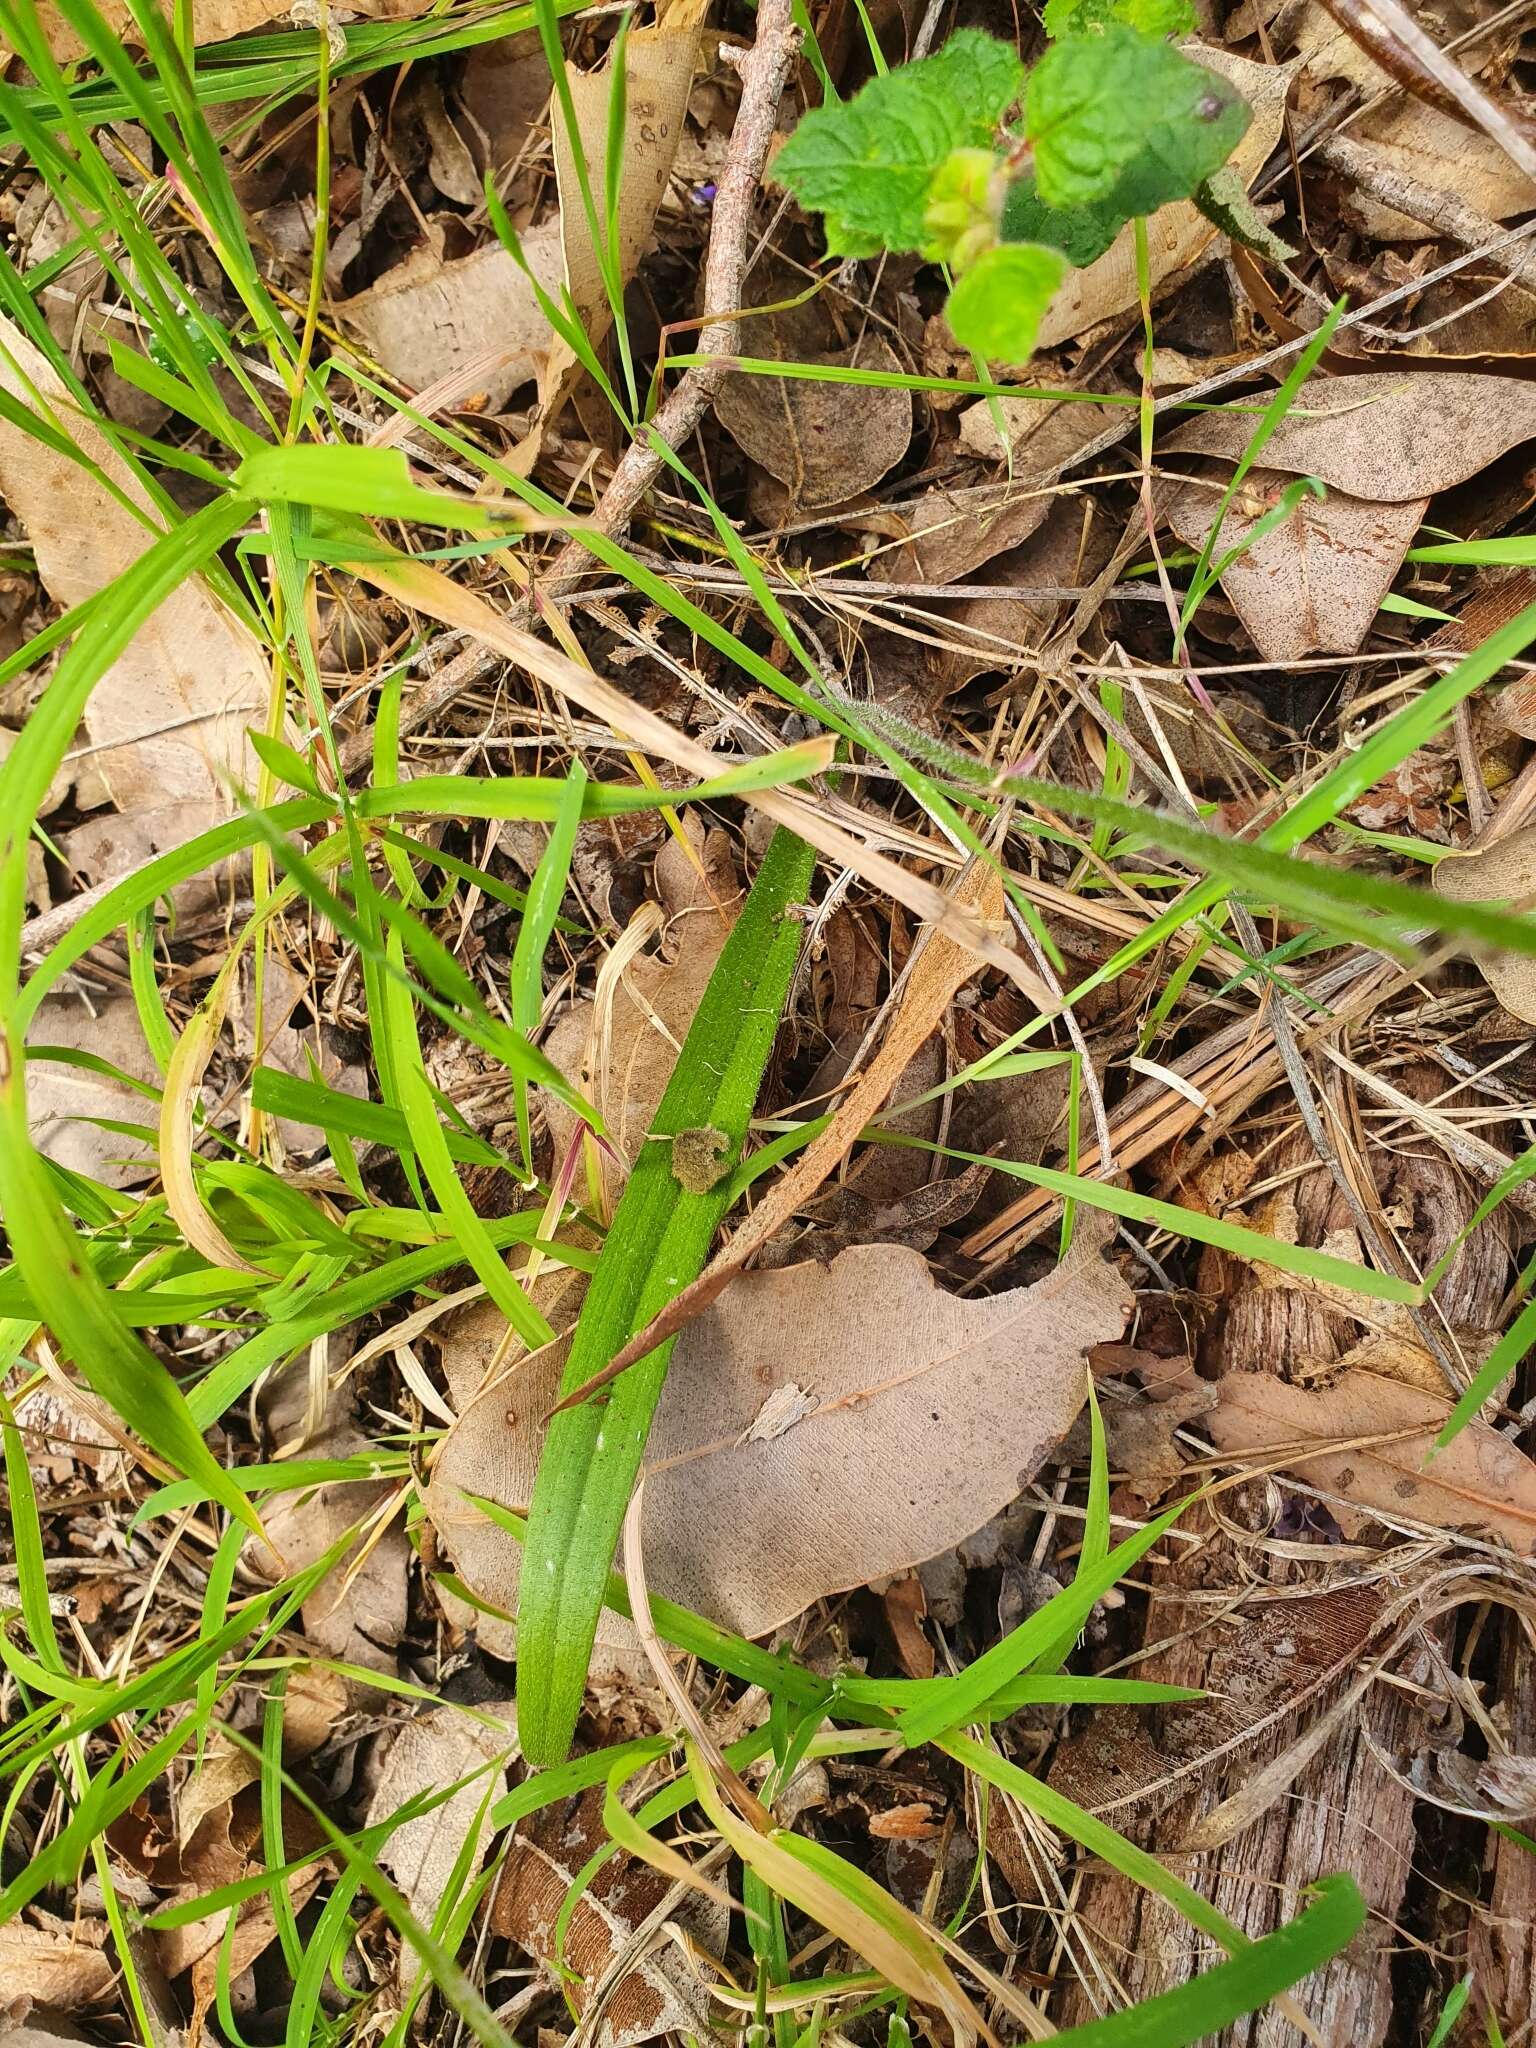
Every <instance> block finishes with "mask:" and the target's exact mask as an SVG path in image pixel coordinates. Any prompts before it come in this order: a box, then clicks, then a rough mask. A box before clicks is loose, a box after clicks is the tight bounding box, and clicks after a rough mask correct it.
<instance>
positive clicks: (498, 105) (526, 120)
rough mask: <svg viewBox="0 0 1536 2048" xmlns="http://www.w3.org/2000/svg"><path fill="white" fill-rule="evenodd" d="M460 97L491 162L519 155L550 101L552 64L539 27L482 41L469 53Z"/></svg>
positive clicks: (491, 165)
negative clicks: (540, 36) (540, 35)
mask: <svg viewBox="0 0 1536 2048" xmlns="http://www.w3.org/2000/svg"><path fill="white" fill-rule="evenodd" d="M459 100H460V103H461V104H462V106H463V108H464V111H465V113H466V114H467V115H468V116H469V120H470V125H471V127H472V129H473V130H474V131H475V132H476V135H477V138H478V139H479V140H480V141H481V142H482V144H483V148H484V152H485V161H486V168H487V169H488V170H491V171H499V170H501V169H502V168H503V166H505V165H506V164H508V163H510V162H511V161H512V159H513V158H514V157H515V156H517V155H518V153H519V152H520V151H521V150H522V148H523V146H524V145H525V144H526V142H527V141H528V138H529V136H530V134H531V133H532V131H533V129H534V127H535V125H536V124H537V123H538V122H539V121H540V120H542V118H543V115H544V109H545V108H546V107H547V106H548V104H549V69H548V67H547V65H546V64H545V62H544V58H543V53H542V49H541V46H540V43H539V32H538V30H537V29H535V28H526V29H520V30H519V31H518V32H517V34H516V35H510V36H498V37H497V39H496V41H495V42H493V43H477V44H476V45H475V47H474V48H473V49H472V50H470V51H469V52H468V53H467V55H466V56H465V59H464V69H463V71H462V72H461V73H460V76H459Z"/></svg>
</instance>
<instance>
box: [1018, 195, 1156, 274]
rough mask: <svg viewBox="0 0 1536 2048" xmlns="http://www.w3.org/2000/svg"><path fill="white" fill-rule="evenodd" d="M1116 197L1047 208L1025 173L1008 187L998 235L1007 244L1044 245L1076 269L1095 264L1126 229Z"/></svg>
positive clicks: (1124, 216) (1084, 268)
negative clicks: (1077, 204) (1092, 202)
mask: <svg viewBox="0 0 1536 2048" xmlns="http://www.w3.org/2000/svg"><path fill="white" fill-rule="evenodd" d="M1125 222H1126V215H1125V214H1123V213H1122V212H1121V211H1120V209H1119V208H1118V207H1117V206H1116V205H1115V203H1114V200H1113V198H1110V199H1100V200H1096V201H1095V202H1094V204H1093V205H1091V206H1047V205H1046V203H1045V201H1044V200H1043V199H1042V198H1041V197H1040V193H1039V190H1038V188H1037V186H1036V184H1035V181H1034V178H1033V177H1032V176H1030V175H1028V174H1026V175H1025V176H1024V177H1022V178H1016V179H1015V180H1014V182H1013V183H1012V184H1011V185H1010V186H1009V187H1008V193H1007V197H1006V198H1005V199H1004V201H1003V216H1002V221H1001V223H1000V226H999V233H1000V235H1001V238H1002V240H1003V241H1004V242H1045V243H1047V244H1048V245H1049V246H1050V247H1051V248H1052V249H1059V250H1060V251H1061V253H1062V254H1063V256H1065V257H1066V259H1067V261H1068V262H1069V263H1070V264H1072V266H1073V267H1074V268H1075V269H1077V270H1086V269H1087V268H1088V265H1089V264H1090V263H1096V262H1097V261H1098V259H1099V257H1101V256H1102V255H1103V254H1104V251H1105V250H1106V249H1107V248H1108V247H1109V245H1110V243H1111V242H1112V241H1113V240H1114V239H1115V237H1116V235H1118V234H1119V232H1120V230H1121V229H1122V228H1123V227H1124V226H1125Z"/></svg>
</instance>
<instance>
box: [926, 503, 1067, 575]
mask: <svg viewBox="0 0 1536 2048" xmlns="http://www.w3.org/2000/svg"><path fill="white" fill-rule="evenodd" d="M1056 502H1057V493H1056V492H1055V491H1053V490H1051V489H1050V488H1048V487H1043V488H1038V489H1034V490H1031V489H1030V488H1029V486H1028V485H1027V484H1025V483H1023V482H1021V481H1020V480H1018V479H1017V478H1015V479H1014V480H1013V481H1012V482H1009V483H997V484H973V485H967V486H966V487H964V488H963V489H959V490H949V489H943V488H941V489H936V490H931V491H924V493H923V495H922V496H921V497H920V498H919V499H918V500H917V502H916V504H915V505H911V506H909V507H908V508H907V512H906V523H907V525H908V527H909V529H910V531H911V534H912V538H911V539H910V540H908V541H905V542H904V543H903V544H902V545H901V546H900V547H899V548H896V549H893V550H892V552H891V554H890V557H889V561H890V569H889V574H890V576H891V577H892V579H893V580H894V581H895V582H898V583H959V582H962V581H963V580H964V579H965V578H966V577H967V576H969V575H970V573H971V571H972V570H973V569H979V568H980V567H981V565H982V563H983V562H990V561H991V560H992V558H993V556H994V555H1000V554H1002V553H1003V551H1004V550H1005V549H1006V548H1014V547H1017V546H1018V545H1019V543H1020V542H1021V541H1024V540H1027V539H1028V538H1029V536H1030V535H1031V534H1032V533H1033V532H1034V530H1035V528H1036V527H1037V526H1039V525H1040V524H1041V523H1042V522H1043V521H1044V520H1045V518H1046V516H1047V514H1048V513H1049V512H1050V511H1051V509H1052V507H1053V506H1054V505H1055V504H1056Z"/></svg>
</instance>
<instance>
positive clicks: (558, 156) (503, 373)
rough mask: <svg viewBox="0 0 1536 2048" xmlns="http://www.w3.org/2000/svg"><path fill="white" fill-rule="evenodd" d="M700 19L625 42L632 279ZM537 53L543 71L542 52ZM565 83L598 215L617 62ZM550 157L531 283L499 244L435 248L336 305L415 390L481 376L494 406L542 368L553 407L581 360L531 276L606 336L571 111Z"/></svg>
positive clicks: (622, 229) (626, 249) (673, 20)
mask: <svg viewBox="0 0 1536 2048" xmlns="http://www.w3.org/2000/svg"><path fill="white" fill-rule="evenodd" d="M698 24H699V10H698V8H697V6H696V5H694V4H692V0H682V4H681V5H680V6H675V7H673V8H672V10H671V12H670V15H669V17H668V19H667V21H666V22H665V23H664V24H659V25H657V26H654V27H650V28H643V29H637V30H635V32H634V33H633V34H632V35H631V36H630V37H629V38H628V42H627V46H626V49H627V54H626V59H625V87H626V110H625V111H626V125H625V135H624V176H623V178H622V180H621V181H620V186H619V207H618V218H617V223H616V240H617V257H618V264H619V270H620V274H621V277H622V280H623V281H624V282H625V283H627V282H628V281H629V279H630V278H632V277H633V276H634V274H635V271H636V270H637V269H638V267H639V264H640V259H641V257H642V256H643V255H644V254H645V252H646V250H647V249H648V247H649V246H650V239H651V230H652V228H653V227H654V225H655V220H656V209H657V206H658V205H659V204H660V201H661V198H662V195H663V194H664V192H665V191H666V187H667V180H668V178H669V177H670V176H671V172H672V159H673V157H674V156H675V155H676V153H677V145H678V141H679V139H680V137H681V134H682V126H683V117H684V114H685V112H686V110H687V104H688V89H689V86H690V84H691V82H692V78H693V66H694V60H695V58H696V56H697V54H698V40H699V25H698ZM531 61H532V62H534V63H537V64H539V65H540V68H541V69H542V59H541V58H538V57H534V58H533V59H531ZM568 78H569V82H570V88H571V102H572V108H573V111H574V113H575V117H576V133H577V136H578V137H579V138H580V142H581V147H582V152H583V154H584V156H585V159H586V163H587V166H588V177H589V181H590V186H591V190H592V193H593V195H594V197H595V199H596V202H597V205H598V207H599V209H600V210H601V207H602V192H603V182H604V167H605V165H606V162H607V154H608V106H609V99H610V96H611V92H612V84H613V80H612V72H611V68H610V67H609V66H607V65H605V66H603V67H601V68H600V69H599V70H597V71H594V72H581V71H575V70H572V71H570V72H569V73H568ZM546 89H547V88H546ZM554 152H555V172H556V182H557V185H558V188H559V192H560V199H561V210H560V213H559V214H558V215H557V216H556V217H555V218H554V219H552V220H548V221H545V222H542V223H541V224H540V225H539V226H537V227H535V228H531V229H530V230H529V231H528V232H527V233H526V234H525V235H524V236H523V237H522V248H523V256H524V259H525V261H526V263H527V266H528V271H529V272H531V273H532V276H531V277H530V276H529V275H528V274H527V273H525V271H524V270H523V268H522V266H521V265H520V264H519V263H518V262H517V261H516V259H515V258H514V257H513V256H511V255H510V254H509V253H508V252H507V251H506V250H505V249H504V248H502V246H501V245H500V243H499V242H498V243H492V244H491V245H490V246H489V247H487V248H484V249H480V250H477V251H476V253H475V254H474V255H473V256H466V257H463V258H461V259H459V260H458V261H456V262H451V263H445V262H444V261H443V259H442V253H441V250H440V249H433V248H430V247H428V248H425V249H418V250H417V251H416V253H415V254H414V256H412V257H411V258H409V259H408V260H407V261H406V262H405V263H403V264H401V265H399V266H398V267H397V268H396V269H395V270H393V271H391V272H390V273H389V274H388V275H387V276H386V277H384V278H383V279H382V280H381V281H380V282H379V283H378V284H376V285H374V286H372V287H371V288H370V289H369V290H368V291H366V292H362V293H360V294H359V295H358V296H357V297H356V298H354V299H350V300H346V301H344V302H343V303H342V304H341V305H340V306H339V307H338V309H337V310H338V311H339V312H340V313H341V314H342V315H343V316H344V318H346V319H347V320H349V321H350V322H351V324H352V326H353V327H354V328H355V329H356V330H357V332H358V333H359V334H360V335H361V337H362V339H363V341H364V343H365V345H366V347H367V348H368V350H369V352H370V353H371V354H372V355H373V356H374V357H376V358H377V360H378V361H379V363H380V364H382V366H383V367H384V368H385V369H386V370H387V371H388V372H389V373H390V375H391V376H393V377H398V378H400V379H401V381H402V382H404V383H406V384H408V385H410V386H411V387H412V388H413V389H414V390H416V391H422V390H425V389H427V388H428V387H430V386H432V385H436V384H441V383H443V382H445V381H446V380H450V379H452V380H455V381H460V380H465V379H473V380H477V382H476V385H475V388H474V389H473V392H472V395H473V396H474V397H475V398H476V400H477V401H478V402H479V403H481V404H483V406H484V407H485V409H486V410H488V411H491V412H496V411H499V410H500V409H501V408H502V407H503V406H504V405H505V403H506V401H507V399H508V398H509V397H510V396H511V394H512V392H513V391H515V390H516V389H517V388H518V386H519V385H521V384H525V383H527V382H528V381H529V379H530V378H532V377H533V376H535V375H538V376H539V377H540V380H541V384H542V386H543V387H544V389H543V393H542V395H543V396H544V398H545V399H546V402H548V400H549V399H550V397H551V392H552V387H553V386H556V385H558V386H560V388H562V389H563V388H564V379H565V377H566V374H567V372H568V371H569V369H570V367H571V366H572V365H573V364H574V362H575V360H576V359H575V357H574V355H572V353H571V352H570V351H569V350H568V349H567V348H566V347H565V344H564V343H563V342H560V341H559V339H558V337H557V336H556V335H555V334H554V332H553V330H552V329H551V327H550V325H549V322H548V321H547V320H546V319H545V317H544V314H543V312H542V311H541V310H540V307H539V303H538V296H537V293H536V291H535V288H534V280H537V283H538V286H539V287H540V288H541V289H542V290H543V291H544V292H546V293H547V294H548V295H549V296H550V297H551V298H552V299H554V300H555V301H556V303H557V304H558V303H559V301H560V294H561V285H562V281H563V282H565V283H566V284H568V286H569V289H570V294H571V299H572V302H573V306H574V310H575V315H576V318H577V319H578V320H579V321H580V323H581V325H582V327H583V328H584V330H585V332H586V334H587V337H588V339H589V340H590V341H591V342H592V343H593V344H594V345H596V344H597V343H598V342H600V341H601V340H602V338H603V336H604V335H605V334H606V333H607V331H608V329H609V327H610V325H611V324H612V319H613V314H612V309H611V307H610V305H609V301H608V294H607V290H606V287H605V285H604V282H603V276H602V269H601V265H600V263H599V260H598V255H597V250H596V247H595V245H594V243H593V239H592V235H591V232H590V229H589V226H588V222H587V213H586V208H585V205H584V204H583V202H582V198H581V188H580V181H579V178H578V176H577V171H576V158H575V152H574V150H573V149H572V146H571V140H570V137H569V135H568V133H567V131H566V127H565V122H564V117H563V115H562V114H557V117H556V119H555V121H554ZM466 395H471V394H470V393H468V392H466ZM460 402H462V401H460Z"/></svg>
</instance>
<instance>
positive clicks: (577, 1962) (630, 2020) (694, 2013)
mask: <svg viewBox="0 0 1536 2048" xmlns="http://www.w3.org/2000/svg"><path fill="white" fill-rule="evenodd" d="M607 1842H608V1831H607V1829H606V1828H605V1827H604V1826H603V1794H602V1792H601V1790H594V1791H590V1792H585V1793H583V1794H582V1796H581V1797H580V1799H578V1800H576V1801H575V1802H571V1801H568V1800H567V1801H562V1802H561V1803H560V1804H558V1805H556V1806H547V1807H544V1808H543V1809H542V1810H541V1811H540V1812H538V1813H536V1814H533V1815H532V1816H530V1818H529V1819H527V1820H525V1821H522V1822H521V1823H520V1824H519V1826H518V1829H517V1833H516V1835H515V1836H514V1837H513V1841H512V1846H511V1848H510V1849H509V1851H508V1852H507V1861H506V1866H505V1868H504V1869H503V1871H502V1874H501V1881H500V1883H499V1884H498V1885H497V1888H496V1894H495V1897H494V1899H493V1900H492V1902H491V1925H492V1927H493V1928H494V1929H495V1931H496V1932H497V1933H498V1934H500V1935H502V1936H503V1937H504V1938H505V1939H506V1940H508V1941H512V1942H515V1943H516V1944H517V1946H518V1947H519V1948H520V1949H523V1950H524V1951H526V1953H527V1954H529V1955H531V1956H533V1957H534V1958H535V1960H536V1961H538V1962H540V1963H542V1964H544V1965H545V1966H546V1968H548V1969H551V1970H553V1968H554V1966H555V1965H556V1963H557V1962H559V1963H560V1964H563V1965H564V1966H565V1967H566V1968H567V1969H571V1970H574V1971H575V1972H576V1976H575V1979H574V1980H567V1987H568V1989H569V1992H570V1996H571V2000H572V2003H573V2004H574V2006H575V2008H576V2012H577V2015H578V2017H579V2018H582V2019H585V2018H586V2017H587V2013H588V2010H589V2008H590V2006H591V2004H592V2000H593V1997H594V1995H595V1994H596V1992H597V1991H598V1988H599V1986H600V1985H603V1984H604V1983H605V1981H606V1982H608V1990H607V1993H606V1995H605V1997H604V2000H603V2007H602V2012H601V2014H600V2015H599V2016H597V2017H596V2020H595V2025H594V2026H593V2027H592V2030H591V2032H590V2034H585V2030H584V2037H585V2038H589V2039H591V2040H592V2041H593V2043H594V2044H595V2048H639V2044H640V2043H641V2042H643V2041H652V2040H655V2039H656V2038H657V2037H658V2036H659V2035H662V2034H672V2033H676V2034H681V2035H695V2036H697V2037H698V2038H699V2039H701V2040H702V2039H705V2038H707V2036H708V2033H709V2029H710V2012H709V2009H708V2002H707V2000H706V1999H705V1998H704V1996H703V1993H702V1991H701V1990H700V1989H699V1987H698V1985H697V1984H696V1983H695V1982H694V1981H693V1980H692V1979H691V1978H690V1977H689V1976H688V1974H687V1973H686V1972H685V1970H684V1968H683V1967H682V1966H681V1962H680V1959H679V1956H678V1954H677V1951H676V1949H675V1948H673V1947H672V1946H671V1945H670V1944H669V1945H668V1946H667V1947H666V1948H664V1949H662V1950H660V1951H657V1950H654V1949H653V1950H651V1951H650V1952H649V1953H647V1952H645V1951H643V1950H642V1951H641V1952H640V1954H639V1955H638V1957H636V1956H635V1955H633V1954H629V1955H628V1956H627V1955H626V1952H627V1951H628V1950H629V1949H630V1944H631V1943H632V1941H633V1939H634V1936H635V1931H636V1929H637V1928H638V1927H639V1926H640V1925H641V1923H642V1922H643V1921H644V1920H645V1919H646V1918H647V1917H648V1916H649V1915H650V1914H651V1913H652V1912H654V1911H655V1909H656V1908H657V1907H658V1906H659V1905H660V1904H661V1902H662V1900H663V1899H664V1898H665V1897H666V1894H667V1889H668V1887H667V1881H666V1879H665V1878H664V1877H662V1876H660V1875H659V1874H658V1873H657V1872H656V1871H654V1870H652V1869H650V1868H649V1867H648V1866H647V1865H646V1864H644V1863H641V1862H639V1861H637V1860H636V1858H634V1857H633V1856H626V1855H619V1856H610V1857H609V1859H608V1861H607V1862H606V1863H604V1865H603V1866H602V1868H601V1869H600V1870H599V1871H598V1873H597V1875H596V1877H595V1878H594V1879H593V1880H592V1882H591V1883H590V1884H589V1885H587V1886H586V1888H585V1889H584V1890H583V1892H582V1893H581V1896H580V1899H579V1901H578V1902H577V1905H576V1908H575V1910H574V1912H573V1913H572V1914H571V1919H570V1926H569V1928H568V1929H567V1930H566V1934H565V1940H564V1944H563V1946H560V1945H558V1944H557V1937H556V1924H555V1923H556V1920H557V1918H558V1917H559V1914H560V1910H561V1907H562V1905H563V1904H564V1901H565V1896H566V1893H567V1892H568V1891H569V1890H570V1888H571V1885H572V1884H573V1882H574V1881H575V1878H576V1873H577V1872H578V1871H579V1870H580V1869H581V1868H582V1867H583V1865H584V1864H585V1863H586V1861H587V1859H588V1857H590V1856H592V1855H594V1854H595V1853H596V1852H597V1851H598V1850H599V1849H602V1848H604V1847H605V1846H606V1845H607ZM699 1909H700V1908H699V1903H698V1902H690V1904H689V1906H688V1909H687V1910H688V1912H689V1913H690V1914H694V1913H697V1912H698V1911H699ZM712 1946H719V1944H718V1943H716V1944H712Z"/></svg>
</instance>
